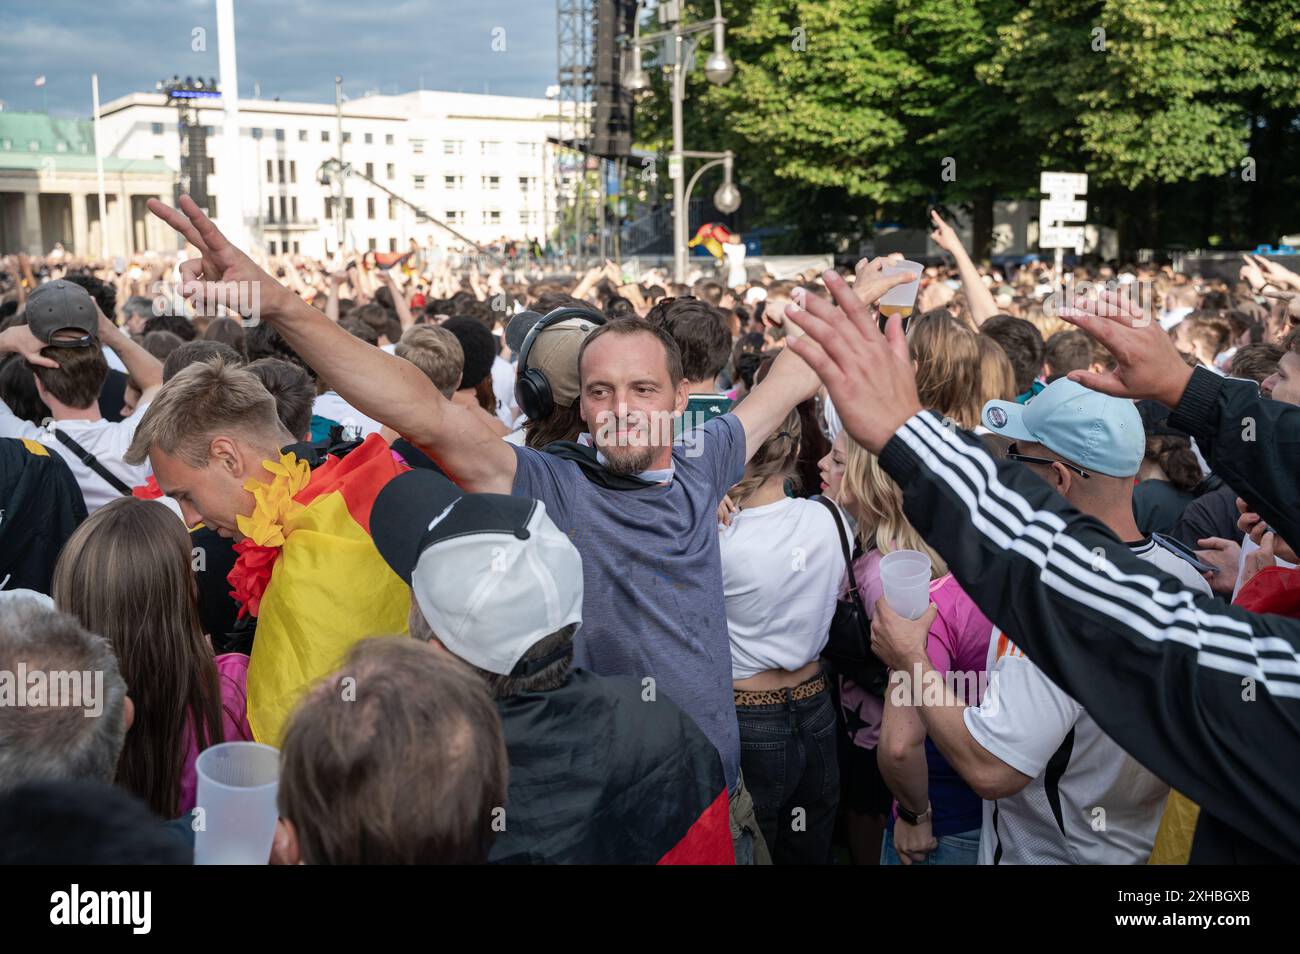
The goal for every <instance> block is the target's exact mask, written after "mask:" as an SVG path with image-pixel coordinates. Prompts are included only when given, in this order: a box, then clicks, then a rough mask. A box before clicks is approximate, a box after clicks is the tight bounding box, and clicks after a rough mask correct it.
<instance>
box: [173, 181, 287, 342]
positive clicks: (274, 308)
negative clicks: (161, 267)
mask: <svg viewBox="0 0 1300 954" xmlns="http://www.w3.org/2000/svg"><path fill="white" fill-rule="evenodd" d="M148 206H149V211H150V212H152V213H153V214H154V215H156V216H158V218H160V219H162V220H163V221H164V222H166V223H167V224H168V225H170V226H171V227H172V228H173V229H175V230H176V231H177V232H179V233H180V234H181V235H183V236H184V237H185V239H186V241H188V242H189V243H190V244H191V245H193V246H194V247H195V248H196V249H198V252H199V255H200V257H199V258H191V259H187V260H186V261H184V262H182V263H181V267H180V272H181V280H182V282H183V285H182V289H181V290H182V293H183V294H184V295H185V297H186V298H189V299H193V298H198V299H200V300H201V303H202V304H201V307H202V308H203V310H204V311H207V313H209V314H211V313H212V311H211V310H210V309H211V307H212V306H213V305H214V304H217V305H224V306H225V307H226V308H227V309H229V310H230V311H234V312H239V313H240V314H243V315H244V317H246V318H266V319H269V320H274V318H275V317H276V315H278V314H279V312H280V311H281V310H282V309H283V308H285V307H286V306H287V305H288V304H289V300H290V299H295V298H296V297H297V296H295V295H294V294H293V292H291V291H289V289H287V288H285V287H284V286H283V285H281V284H280V283H279V282H278V281H276V280H275V279H274V278H272V277H271V276H270V275H268V274H267V273H266V272H265V271H264V270H263V269H261V268H259V267H258V266H257V264H256V263H255V262H254V261H253V260H252V259H251V258H249V257H248V255H246V254H245V253H244V252H242V251H240V250H239V249H237V248H235V246H233V245H231V244H230V241H229V240H228V239H227V238H226V237H225V236H224V235H222V234H221V230H220V229H218V228H217V227H216V225H215V224H214V223H213V221H212V220H211V219H210V218H208V217H207V216H206V215H205V214H204V213H203V210H202V209H200V208H199V207H198V205H196V204H195V202H194V200H193V199H191V198H190V197H189V196H188V195H183V196H181V200H180V211H177V210H176V209H173V208H172V207H171V206H169V205H167V204H166V203H164V202H160V201H159V200H158V199H150V200H149V202H148ZM250 303H255V304H254V305H251V306H250ZM246 312H247V313H246ZM254 312H255V313H254Z"/></svg>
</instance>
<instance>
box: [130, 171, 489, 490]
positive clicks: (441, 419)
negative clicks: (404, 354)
mask: <svg viewBox="0 0 1300 954" xmlns="http://www.w3.org/2000/svg"><path fill="white" fill-rule="evenodd" d="M149 208H150V210H151V211H152V212H153V213H154V214H155V215H157V216H158V217H159V218H161V219H162V220H163V221H164V222H166V223H167V224H168V225H170V226H171V227H172V228H174V229H176V230H177V231H178V232H180V233H181V234H182V235H184V236H185V238H186V239H188V240H189V241H190V243H191V244H192V245H193V246H194V247H195V248H196V249H198V250H199V253H200V255H201V256H202V257H201V258H198V259H190V260H189V261H187V262H185V263H184V264H183V265H182V266H181V270H182V273H183V274H184V275H185V279H186V284H187V285H189V284H191V283H193V282H203V283H204V292H203V293H204V294H205V295H206V296H208V298H209V300H216V301H220V302H221V303H223V304H227V306H228V307H231V308H237V307H238V306H239V300H240V290H241V288H242V289H244V290H245V296H244V297H245V300H246V301H247V290H248V288H249V286H250V285H252V286H255V287H256V288H257V294H258V298H257V299H255V300H258V301H259V302H260V309H261V311H260V315H259V316H260V317H261V318H262V320H264V321H268V322H270V323H271V324H272V325H274V326H275V327H276V329H277V330H278V331H279V332H280V334H282V335H283V336H284V339H285V341H287V342H288V343H289V346H290V347H291V348H293V349H294V350H295V351H296V352H297V353H298V354H299V355H301V356H302V358H303V360H304V361H306V362H307V363H308V364H309V365H311V367H312V368H313V369H314V370H315V371H316V373H317V374H319V375H320V376H321V377H323V378H324V379H325V380H326V381H328V382H329V383H330V386H331V387H333V388H334V389H335V390H336V391H338V393H339V394H340V395H341V396H342V397H343V398H344V400H346V401H347V402H348V403H350V404H351V405H352V406H353V407H355V408H356V409H357V410H359V411H360V412H361V413H362V414H365V415H367V416H369V417H372V418H374V419H375V420H377V421H379V422H380V423H382V424H386V425H388V426H389V427H391V428H392V429H393V430H394V431H397V433H399V434H401V435H402V436H403V437H405V438H407V439H408V440H409V441H411V443H413V444H415V445H416V446H417V447H419V448H420V449H421V450H423V451H424V452H425V453H427V454H428V455H429V456H430V457H432V458H433V459H434V460H436V461H438V463H439V464H440V465H441V466H442V467H443V469H444V470H446V471H447V473H448V474H449V475H450V476H451V477H452V478H453V479H455V480H456V482H457V483H459V484H460V485H461V486H462V487H464V488H465V489H466V490H469V491H473V492H493V493H509V492H510V489H511V486H512V485H513V483H514V473H515V454H514V451H513V450H512V449H511V447H510V445H508V444H506V443H505V442H504V441H502V440H501V439H500V438H498V437H497V436H496V435H495V434H493V433H492V430H491V428H489V427H487V426H485V424H484V423H483V422H482V421H481V420H479V419H478V418H477V417H476V416H475V415H473V414H472V413H471V412H470V411H468V410H466V409H465V408H462V407H457V406H456V405H454V404H452V403H451V402H450V401H448V400H447V399H446V398H444V397H443V396H442V394H441V393H440V392H439V391H438V389H437V388H435V387H434V386H433V383H432V382H431V381H430V380H429V379H428V378H427V377H425V376H424V374H423V373H422V372H421V371H420V370H419V369H418V368H416V367H415V365H413V364H411V363H410V362H409V361H406V360H404V359H402V358H398V357H396V356H394V355H390V354H387V353H385V352H383V351H381V350H380V349H378V348H374V347H371V346H370V345H368V344H366V343H365V342H364V341H362V340H360V339H359V338H356V337H354V336H353V335H350V334H348V332H346V331H345V330H343V329H342V328H340V327H339V326H338V325H336V324H334V323H333V322H331V321H330V320H329V319H328V318H326V317H325V316H324V315H322V314H321V313H320V312H318V311H317V310H316V309H315V308H313V307H312V306H311V305H309V304H307V303H306V302H304V301H303V300H302V299H300V298H298V296H297V295H294V294H293V293H292V292H291V291H289V290H288V289H287V288H285V287H284V286H283V285H281V284H280V283H279V282H277V281H276V280H275V279H273V278H272V277H271V276H270V275H268V274H267V273H266V272H264V271H263V270H262V269H260V268H258V267H257V265H255V264H254V263H253V261H252V260H251V259H250V258H249V257H248V256H247V255H245V254H244V253H243V252H241V251H240V250H239V249H237V248H235V247H234V246H233V245H231V244H230V242H229V241H228V240H227V239H226V237H225V236H224V235H222V234H221V232H220V230H219V229H218V228H217V227H216V225H214V224H213V223H212V221H211V220H210V219H209V218H208V217H207V216H206V215H204V214H203V211H202V210H201V209H199V207H198V206H197V205H195V204H194V201H193V200H192V199H190V197H189V196H182V197H181V211H182V212H183V213H184V214H181V212H177V211H176V210H175V209H173V208H171V207H170V206H168V205H165V204H164V203H162V202H159V201H158V200H157V199H150V200H149ZM245 311H247V308H245Z"/></svg>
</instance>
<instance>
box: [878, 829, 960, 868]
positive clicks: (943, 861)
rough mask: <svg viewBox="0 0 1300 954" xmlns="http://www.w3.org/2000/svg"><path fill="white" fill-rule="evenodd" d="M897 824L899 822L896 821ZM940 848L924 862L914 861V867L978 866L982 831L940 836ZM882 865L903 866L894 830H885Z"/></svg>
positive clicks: (881, 848)
mask: <svg viewBox="0 0 1300 954" xmlns="http://www.w3.org/2000/svg"><path fill="white" fill-rule="evenodd" d="M895 824H897V821H895ZM935 840H936V841H937V842H939V847H938V848H936V849H935V850H934V851H932V852H930V853H929V854H928V855H926V856H925V860H924V861H914V862H912V864H914V865H977V864H979V861H980V830H979V829H978V828H972V829H971V830H970V831H959V832H957V833H956V834H955V835H940V836H939V837H938V838H936V839H935ZM880 863H881V864H882V865H901V864H902V862H901V861H899V860H898V852H897V851H895V850H894V829H893V828H892V827H890V828H886V829H885V840H884V842H882V843H881V845H880Z"/></svg>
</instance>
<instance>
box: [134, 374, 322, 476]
mask: <svg viewBox="0 0 1300 954" xmlns="http://www.w3.org/2000/svg"><path fill="white" fill-rule="evenodd" d="M225 427H229V428H235V429H237V430H239V431H241V432H243V433H244V434H246V435H248V436H249V437H250V438H253V439H258V440H261V441H264V442H266V443H268V444H269V443H274V444H276V445H277V446H279V445H281V444H285V443H288V441H286V440H285V435H286V431H285V428H284V425H283V424H281V423H280V417H279V415H278V413H277V411H276V406H275V398H273V397H271V394H270V392H269V391H267V390H266V388H265V387H263V386H262V382H261V381H259V380H258V379H257V375H255V374H253V373H252V372H250V371H249V370H248V369H247V368H238V367H232V366H231V365H228V364H224V363H222V362H221V361H199V362H196V363H195V364H192V365H190V366H189V367H188V368H185V369H184V370H182V371H180V372H179V373H177V375H176V377H174V378H172V379H171V380H170V381H168V382H167V383H166V384H164V385H163V386H162V387H161V388H160V389H159V391H158V395H157V396H156V397H155V398H154V399H153V403H152V404H150V405H149V409H148V410H147V411H145V413H144V417H143V418H141V420H140V426H139V427H138V428H136V432H135V437H134V438H133V439H132V441H131V446H130V447H129V448H127V452H126V453H125V454H124V455H123V457H122V459H123V460H125V461H126V462H127V463H129V464H140V463H143V462H144V459H145V458H146V457H147V456H148V455H149V449H150V448H151V447H157V448H158V449H159V450H161V451H162V452H163V453H165V454H174V455H176V456H178V457H180V458H181V459H182V460H184V461H185V462H186V463H187V464H189V465H190V466H192V467H206V466H207V465H208V448H209V444H210V442H211V438H212V434H213V433H214V432H215V431H217V430H219V429H221V428H225ZM293 439H296V438H293Z"/></svg>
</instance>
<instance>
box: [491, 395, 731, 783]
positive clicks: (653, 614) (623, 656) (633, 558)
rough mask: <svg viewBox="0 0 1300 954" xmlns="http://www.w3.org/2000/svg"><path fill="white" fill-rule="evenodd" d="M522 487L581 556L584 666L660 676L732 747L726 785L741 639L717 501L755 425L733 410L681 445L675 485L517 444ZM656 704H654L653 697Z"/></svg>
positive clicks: (580, 657) (671, 693) (579, 651)
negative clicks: (610, 482)
mask: <svg viewBox="0 0 1300 954" xmlns="http://www.w3.org/2000/svg"><path fill="white" fill-rule="evenodd" d="M515 453H516V455H517V456H518V469H517V470H516V471H515V483H514V491H513V492H514V493H516V494H519V495H521V496H528V497H534V498H536V499H538V500H540V501H542V502H543V503H544V504H546V512H547V514H548V515H549V516H550V518H551V519H552V520H553V521H555V525H556V526H558V527H559V528H560V529H561V530H563V531H564V532H565V533H567V534H568V535H569V538H570V539H571V540H572V541H573V544H574V546H576V547H577V548H578V552H579V553H581V554H582V575H583V600H582V627H581V628H580V629H579V630H578V635H577V638H576V640H575V643H574V660H573V664H574V666H577V667H581V668H583V669H589V670H591V671H592V672H596V673H599V674H600V675H602V676H630V677H632V678H634V679H636V680H638V681H641V680H644V679H645V678H646V677H647V676H649V677H652V678H653V679H654V685H655V693H656V695H657V694H659V693H663V694H664V695H666V696H668V697H669V698H670V699H671V700H672V701H673V702H675V703H677V705H678V706H680V707H681V708H682V709H684V710H685V711H686V712H687V713H688V714H689V715H690V716H691V718H693V719H694V720H695V722H696V724H697V725H699V727H700V729H701V730H703V732H704V734H705V735H707V736H708V737H709V741H710V742H712V743H713V744H714V745H715V746H716V747H717V749H718V752H719V753H720V754H721V756H722V766H723V770H724V771H725V772H726V776H727V787H728V788H729V789H732V790H733V791H734V789H735V787H736V780H737V777H738V776H739V773H740V735H739V730H738V729H737V727H736V708H735V704H734V702H733V701H732V694H731V643H730V639H729V637H728V635H727V613H726V607H725V605H724V603H723V597H722V560H721V556H720V553H719V549H718V521H717V509H718V502H719V501H720V500H721V499H722V497H723V495H724V494H726V492H727V491H728V490H730V489H731V488H732V487H733V486H734V485H735V484H736V482H737V481H739V480H740V478H741V477H742V476H744V473H745V430H744V428H743V427H742V426H741V424H740V420H739V419H738V418H737V417H736V416H735V415H734V414H724V415H722V416H721V417H716V418H714V419H713V420H711V421H708V422H707V423H705V424H703V425H701V426H700V427H698V428H696V429H695V431H694V433H693V435H692V440H691V441H689V442H686V443H679V444H678V445H676V446H675V447H674V448H673V467H674V472H673V479H672V482H671V483H668V484H665V485H661V486H655V487H645V488H642V489H638V490H608V489H606V488H604V487H600V486H598V485H596V484H594V483H592V482H591V481H589V480H587V478H586V477H584V476H583V474H582V471H581V470H580V469H579V468H578V465H577V464H575V463H573V462H572V461H567V460H562V459H560V458H558V457H554V456H552V455H550V454H546V453H543V452H541V451H536V450H532V449H530V448H527V447H516V448H515ZM647 704H649V703H647Z"/></svg>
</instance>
